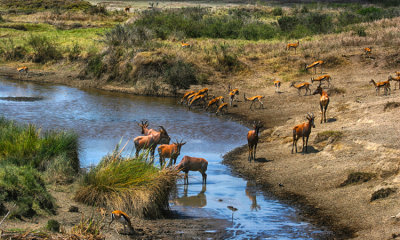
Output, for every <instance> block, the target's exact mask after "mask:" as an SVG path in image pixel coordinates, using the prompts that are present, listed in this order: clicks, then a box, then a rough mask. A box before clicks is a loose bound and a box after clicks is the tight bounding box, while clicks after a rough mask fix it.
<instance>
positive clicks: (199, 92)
mask: <svg viewBox="0 0 400 240" xmlns="http://www.w3.org/2000/svg"><path fill="white" fill-rule="evenodd" d="M197 95H206V96H207V97H208V88H203V89H200V90H199V91H197Z"/></svg>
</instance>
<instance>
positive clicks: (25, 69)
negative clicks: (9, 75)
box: [17, 66, 29, 77]
mask: <svg viewBox="0 0 400 240" xmlns="http://www.w3.org/2000/svg"><path fill="white" fill-rule="evenodd" d="M17 71H18V73H19V77H21V74H22V73H23V72H25V74H26V76H28V72H29V68H28V67H26V66H23V67H20V68H17Z"/></svg>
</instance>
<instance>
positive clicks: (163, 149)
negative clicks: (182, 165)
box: [158, 141, 186, 166]
mask: <svg viewBox="0 0 400 240" xmlns="http://www.w3.org/2000/svg"><path fill="white" fill-rule="evenodd" d="M185 144H186V142H183V141H181V142H178V141H176V142H174V143H173V144H169V145H168V144H162V145H160V146H159V147H158V155H159V156H160V165H161V166H164V161H165V159H166V158H169V165H171V164H172V162H173V164H175V163H176V159H177V158H178V156H179V154H181V148H182V146H183V145H185Z"/></svg>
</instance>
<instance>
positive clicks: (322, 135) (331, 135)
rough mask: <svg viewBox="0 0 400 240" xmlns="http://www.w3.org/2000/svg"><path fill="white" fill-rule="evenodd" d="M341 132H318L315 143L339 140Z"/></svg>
mask: <svg viewBox="0 0 400 240" xmlns="http://www.w3.org/2000/svg"><path fill="white" fill-rule="evenodd" d="M342 136H343V132H340V131H323V132H319V133H318V134H317V136H316V137H315V143H319V142H323V141H325V140H328V139H330V140H331V141H332V142H334V141H337V140H339V139H340V138H342Z"/></svg>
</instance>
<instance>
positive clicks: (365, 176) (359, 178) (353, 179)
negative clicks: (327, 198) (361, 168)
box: [340, 172, 375, 187]
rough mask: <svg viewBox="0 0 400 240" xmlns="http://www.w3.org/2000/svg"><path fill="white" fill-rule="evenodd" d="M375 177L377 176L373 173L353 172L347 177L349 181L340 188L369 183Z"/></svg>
mask: <svg viewBox="0 0 400 240" xmlns="http://www.w3.org/2000/svg"><path fill="white" fill-rule="evenodd" d="M373 177H375V174H373V173H366V172H352V173H350V174H349V175H348V176H347V179H346V180H345V181H344V182H342V183H341V184H340V187H344V186H347V185H350V184H356V183H363V182H368V181H369V180H371V179H372V178H373Z"/></svg>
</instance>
